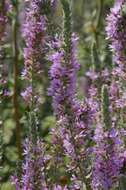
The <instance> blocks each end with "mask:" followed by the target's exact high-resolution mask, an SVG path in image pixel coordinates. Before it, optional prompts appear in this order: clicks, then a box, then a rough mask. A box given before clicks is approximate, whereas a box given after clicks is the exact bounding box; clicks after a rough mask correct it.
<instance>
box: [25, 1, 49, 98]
mask: <svg viewBox="0 0 126 190" xmlns="http://www.w3.org/2000/svg"><path fill="white" fill-rule="evenodd" d="M27 3H28V5H29V6H28V7H27V11H26V20H25V24H24V26H23V38H24V41H25V44H26V48H24V65H25V67H24V70H23V72H22V77H23V78H24V79H26V80H28V81H29V82H30V87H28V88H27V89H26V92H23V93H22V95H23V98H24V100H26V101H28V100H30V97H29V95H30V93H29V89H30V88H33V81H34V80H36V78H37V79H38V78H40V76H41V74H42V63H43V47H44V45H45V29H46V27H45V20H46V16H45V15H44V14H43V12H42V9H43V1H41V0H38V1H36V0H32V1H27ZM31 86H32V87H31ZM27 91H28V92H27ZM32 91H33V89H32ZM31 94H32V96H31V98H32V97H34V96H35V95H33V92H32V93H31ZM25 95H26V97H25ZM27 97H29V98H27Z"/></svg>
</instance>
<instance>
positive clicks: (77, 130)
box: [49, 35, 98, 189]
mask: <svg viewBox="0 0 126 190" xmlns="http://www.w3.org/2000/svg"><path fill="white" fill-rule="evenodd" d="M76 41H77V38H76V36H75V35H72V36H71V49H70V53H69V59H68V60H67V61H66V59H65V56H66V54H65V53H66V52H65V50H64V49H63V48H62V43H58V44H61V47H60V48H59V47H58V51H56V52H54V53H53V54H52V55H50V56H49V60H50V61H52V66H51V69H50V72H49V74H50V78H51V86H50V88H49V95H50V96H52V98H53V99H52V101H53V109H54V113H55V115H56V117H57V126H58V127H57V128H56V129H53V131H52V138H53V143H54V142H55V144H57V145H59V144H60V145H61V150H60V151H62V152H63V153H62V154H63V155H65V156H66V157H67V159H68V160H69V162H68V163H67V165H66V171H67V173H71V174H73V175H72V176H74V178H75V179H76V180H72V177H71V185H70V187H69V188H71V189H79V188H82V183H81V182H82V181H85V183H86V179H84V178H85V177H84V176H85V175H87V173H88V172H89V171H87V170H85V167H84V162H85V161H86V158H87V157H88V158H89V151H88V148H87V147H86V146H87V144H88V142H89V141H90V140H91V131H92V130H91V127H90V126H91V124H92V120H93V118H94V115H95V113H96V111H97V108H98V105H97V103H96V102H95V101H94V100H93V97H95V95H96V94H95V93H93V94H92V93H91V92H90V94H91V95H92V97H91V96H90V97H89V98H87V99H86V98H85V100H84V101H83V102H80V101H79V100H77V99H76V75H77V71H78V69H79V64H78V63H77V59H76ZM92 91H93V89H92ZM76 175H77V176H76Z"/></svg>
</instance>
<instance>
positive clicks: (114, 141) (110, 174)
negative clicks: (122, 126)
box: [92, 124, 123, 190]
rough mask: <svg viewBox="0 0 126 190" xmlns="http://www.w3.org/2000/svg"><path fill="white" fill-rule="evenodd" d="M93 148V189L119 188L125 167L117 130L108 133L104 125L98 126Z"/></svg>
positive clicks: (107, 189) (113, 129) (110, 130)
mask: <svg viewBox="0 0 126 190" xmlns="http://www.w3.org/2000/svg"><path fill="white" fill-rule="evenodd" d="M94 141H95V143H96V146H95V147H94V148H93V154H94V156H95V160H94V164H93V168H92V189H93V190H99V189H104V190H109V189H111V188H112V187H118V186H119V183H118V182H119V176H120V170H121V168H122V167H123V160H122V151H123V149H122V150H121V147H122V145H121V143H122V142H121V140H120V138H119V133H118V131H117V130H116V129H115V128H111V129H109V130H107V131H105V130H104V127H103V125H101V124H98V125H97V126H96V130H95V135H94Z"/></svg>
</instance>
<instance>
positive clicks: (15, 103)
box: [13, 2, 22, 159]
mask: <svg viewBox="0 0 126 190" xmlns="http://www.w3.org/2000/svg"><path fill="white" fill-rule="evenodd" d="M14 9H15V19H14V20H13V73H14V87H13V106H14V121H15V124H16V146H17V149H18V155H19V158H20V159H21V157H22V150H21V127H20V117H19V102H18V74H19V73H18V62H19V51H18V2H17V3H16V4H15V6H14Z"/></svg>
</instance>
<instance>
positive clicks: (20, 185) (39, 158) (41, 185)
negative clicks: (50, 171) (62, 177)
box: [12, 139, 50, 190]
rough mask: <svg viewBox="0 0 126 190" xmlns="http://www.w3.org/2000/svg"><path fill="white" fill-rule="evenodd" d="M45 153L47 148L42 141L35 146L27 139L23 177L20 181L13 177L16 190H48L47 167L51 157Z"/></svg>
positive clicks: (38, 141)
mask: <svg viewBox="0 0 126 190" xmlns="http://www.w3.org/2000/svg"><path fill="white" fill-rule="evenodd" d="M44 152H45V147H44V144H43V142H42V141H41V140H40V139H38V140H37V141H36V143H35V144H33V142H32V140H30V139H26V142H25V148H24V157H25V159H24V162H23V165H22V175H21V177H20V180H19V179H18V178H17V177H16V176H14V177H12V183H13V184H14V185H15V188H16V190H35V189H37V190H47V184H46V179H45V177H46V176H45V166H46V163H47V162H48V160H49V159H50V157H49V156H47V155H46V156H45V155H44Z"/></svg>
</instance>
